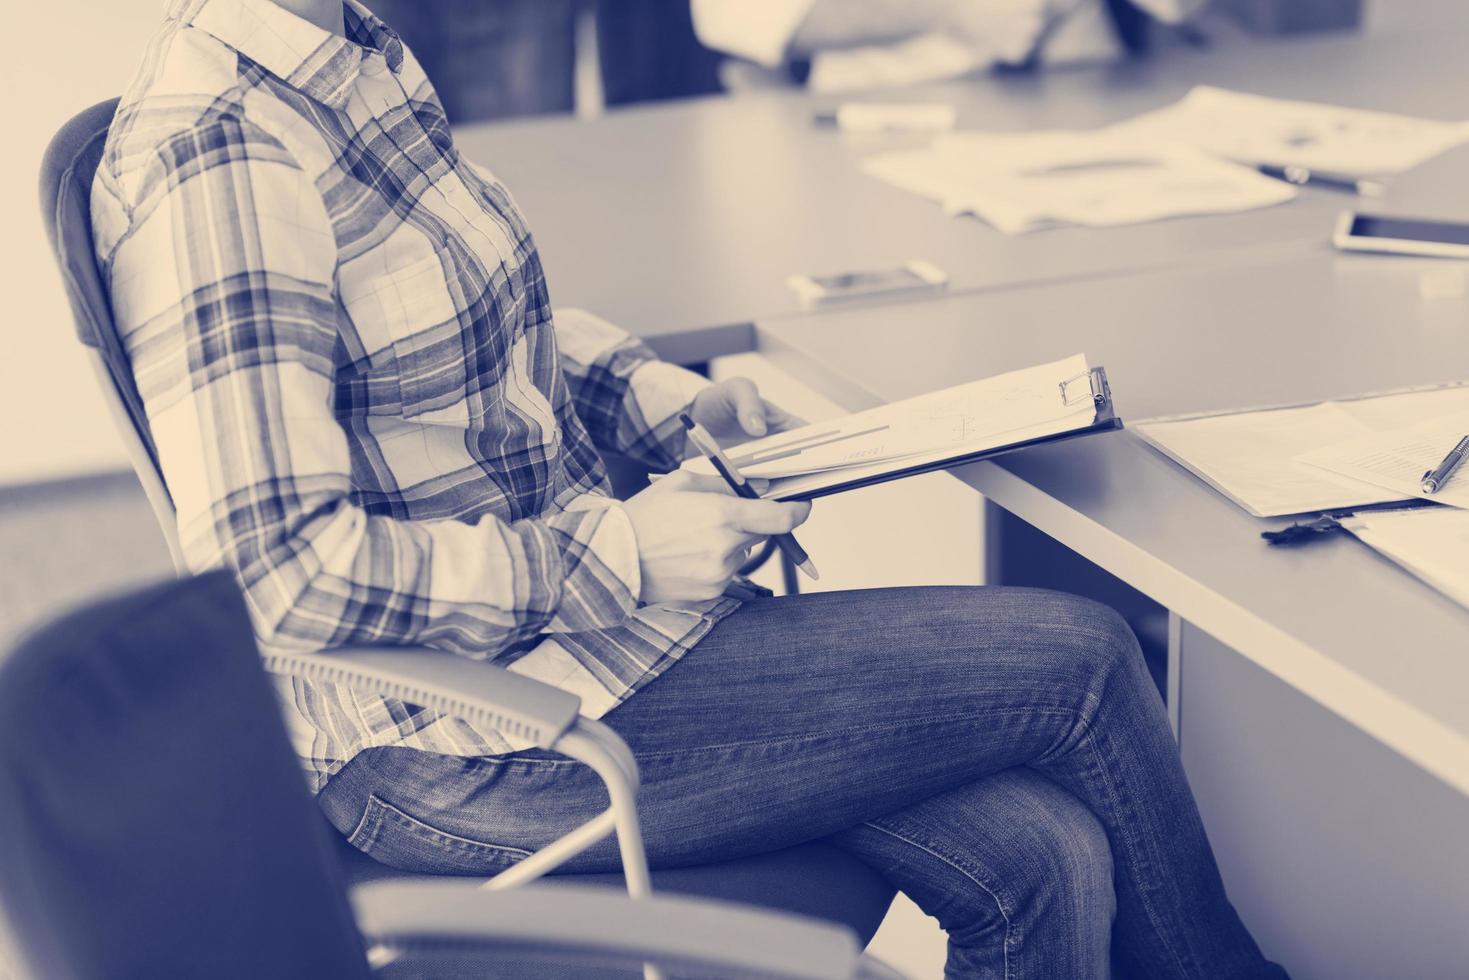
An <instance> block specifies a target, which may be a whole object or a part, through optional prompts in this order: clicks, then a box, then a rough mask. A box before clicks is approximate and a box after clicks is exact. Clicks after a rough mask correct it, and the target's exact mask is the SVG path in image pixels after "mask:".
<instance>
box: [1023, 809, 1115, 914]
mask: <svg viewBox="0 0 1469 980" xmlns="http://www.w3.org/2000/svg"><path fill="white" fill-rule="evenodd" d="M1021 847H1022V849H1023V850H1024V852H1025V853H1024V854H1023V855H1017V859H1018V860H1021V861H1023V862H1024V863H1025V865H1026V866H1027V867H1026V873H1025V874H1024V875H1023V876H1017V877H1018V881H1017V882H1016V884H1017V885H1020V886H1022V887H1023V888H1024V891H1025V894H1024V895H1023V896H1017V897H1020V898H1021V899H1022V900H1023V901H1026V902H1028V903H1029V904H1030V905H1031V906H1032V913H1033V914H1034V915H1037V916H1045V917H1056V916H1063V917H1065V918H1066V919H1069V920H1072V921H1073V922H1074V923H1075V924H1076V929H1077V930H1078V931H1082V932H1095V931H1096V930H1097V929H1099V928H1102V927H1104V926H1105V928H1107V929H1110V928H1111V923H1112V916H1113V913H1114V912H1115V911H1116V895H1115V891H1114V889H1113V884H1112V847H1111V844H1110V843H1109V842H1108V839H1107V832H1106V830H1105V829H1103V827H1102V825H1101V823H1100V822H1099V821H1098V820H1097V818H1096V816H1095V815H1094V814H1093V813H1092V812H1091V811H1090V810H1089V809H1087V808H1086V806H1085V805H1083V804H1082V803H1081V801H1079V800H1077V799H1076V798H1075V797H1072V796H1070V795H1069V794H1065V793H1062V792H1059V791H1058V792H1057V793H1056V794H1054V795H1052V796H1051V797H1050V798H1049V799H1048V800H1047V805H1046V807H1045V808H1044V809H1039V808H1038V809H1036V810H1035V811H1033V812H1032V813H1031V815H1030V817H1029V819H1028V820H1027V821H1026V824H1025V830H1024V840H1023V842H1022V843H1021Z"/></svg>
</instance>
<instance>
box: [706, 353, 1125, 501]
mask: <svg viewBox="0 0 1469 980" xmlns="http://www.w3.org/2000/svg"><path fill="white" fill-rule="evenodd" d="M1117 424H1118V423H1116V422H1115V420H1113V419H1112V416H1111V403H1110V400H1109V398H1108V393H1107V390H1106V384H1105V376H1104V375H1101V373H1100V369H1098V371H1097V372H1093V370H1092V369H1091V368H1090V367H1089V366H1088V365H1087V361H1086V358H1085V357H1084V356H1083V355H1080V354H1078V355H1076V356H1074V357H1069V358H1067V359H1065V360H1062V361H1056V362H1054V363H1052V364H1042V365H1040V366H1038V367H1032V368H1026V369H1023V370H1020V371H1012V372H1010V373H1008V374H1002V375H998V376H996V377H993V378H986V379H984V380H981V381H973V382H970V383H968V384H962V385H957V386H955V387H953V388H945V389H943V390H942V391H935V392H930V393H928V394H925V395H918V396H916V397H914V398H908V399H905V400H903V401H898V402H893V403H891V404H888V405H882V406H879V407H877V408H872V409H868V410H867V411H865V412H857V413H855V414H852V415H848V416H846V417H845V418H841V419H836V420H833V421H829V422H818V423H816V424H814V425H808V426H805V427H803V428H800V429H794V430H791V431H789V432H780V433H777V434H775V435H771V436H767V437H765V438H764V439H758V440H755V441H753V442H748V443H745V444H744V445H742V446H739V447H737V448H736V449H733V450H731V451H730V454H729V455H730V461H731V462H732V463H734V465H735V467H736V468H738V469H739V470H740V472H741V473H743V474H744V475H745V476H747V477H750V478H759V479H764V480H769V481H770V485H769V487H768V488H767V489H766V491H765V492H764V494H763V495H764V496H765V497H768V498H772V499H782V500H789V499H794V498H804V497H812V496H821V495H823V494H826V493H832V492H836V491H837V490H841V489H848V488H853V487H855V486H865V485H868V484H870V483H875V482H881V481H883V480H885V479H895V478H897V477H898V476H903V475H909V474H910V473H912V472H915V471H917V470H919V469H921V468H923V467H926V466H930V464H935V463H937V464H943V463H947V462H956V461H959V460H962V459H965V458H970V457H974V456H976V455H978V454H983V453H987V452H990V451H993V450H1001V449H1009V448H1018V447H1019V446H1020V445H1022V444H1027V443H1031V442H1033V441H1035V440H1039V439H1046V438H1051V437H1056V436H1060V435H1062V434H1068V433H1080V432H1081V431H1083V430H1089V429H1092V428H1093V427H1096V426H1099V425H1103V426H1111V427H1116V425H1117ZM684 468H685V469H689V470H693V471H695V472H702V473H713V472H714V469H713V467H712V466H711V465H710V464H709V462H708V461H707V460H705V459H703V458H695V459H691V460H689V461H688V462H686V463H685V464H684Z"/></svg>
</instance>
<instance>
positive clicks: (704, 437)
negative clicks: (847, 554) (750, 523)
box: [678, 414, 821, 579]
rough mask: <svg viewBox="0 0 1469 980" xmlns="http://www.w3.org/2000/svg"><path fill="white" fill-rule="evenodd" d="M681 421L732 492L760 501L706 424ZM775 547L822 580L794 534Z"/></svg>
mask: <svg viewBox="0 0 1469 980" xmlns="http://www.w3.org/2000/svg"><path fill="white" fill-rule="evenodd" d="M678 420H679V421H680V422H682V423H683V427H684V428H685V429H687V430H688V432H689V439H690V441H692V442H693V444H694V446H695V448H697V449H698V450H699V452H700V453H701V454H702V455H703V457H704V458H705V459H707V460H708V461H709V463H710V465H711V466H713V467H714V470H715V472H717V473H718V474H719V475H720V477H722V478H723V479H724V482H725V483H727V484H729V488H730V489H731V490H733V491H734V492H735V493H736V494H737V495H738V496H741V497H744V498H745V499H747V500H759V499H760V495H759V494H758V493H756V492H755V488H754V487H752V486H750V481H749V480H746V479H745V477H744V475H743V474H742V473H740V471H739V470H738V469H736V468H735V465H734V464H733V463H731V462H730V461H729V457H728V456H726V455H724V450H722V449H720V448H719V443H718V442H716V441H715V439H714V437H713V436H711V435H710V434H709V433H708V431H707V430H706V429H705V428H704V427H703V426H702V425H700V424H699V423H697V422H695V421H694V420H693V419H691V418H689V417H688V415H686V414H680V415H679V417H678ZM775 544H776V547H778V548H780V550H781V551H782V552H784V554H785V556H786V557H787V558H789V559H790V560H791V564H793V565H795V566H796V567H797V568H799V569H800V570H801V571H803V572H805V573H806V574H807V575H809V576H810V577H811V578H812V579H819V578H820V577H821V576H820V575H819V574H818V573H817V571H816V566H815V565H814V564H813V563H812V561H811V558H810V556H808V555H807V554H806V549H805V548H802V547H801V545H800V542H798V541H797V540H796V536H795V535H794V534H777V535H775Z"/></svg>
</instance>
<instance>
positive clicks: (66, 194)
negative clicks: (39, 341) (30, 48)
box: [41, 99, 185, 573]
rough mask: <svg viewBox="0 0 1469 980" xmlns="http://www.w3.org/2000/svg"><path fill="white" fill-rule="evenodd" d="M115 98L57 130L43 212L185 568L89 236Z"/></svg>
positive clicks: (97, 367) (117, 416)
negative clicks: (95, 186)
mask: <svg viewBox="0 0 1469 980" xmlns="http://www.w3.org/2000/svg"><path fill="white" fill-rule="evenodd" d="M117 103H118V100H117V99H108V100H107V101H106V102H99V103H97V104H96V105H94V106H92V107H91V108H90V109H84V110H83V111H81V112H79V113H77V114H76V115H75V116H73V117H72V118H71V119H70V120H69V121H68V122H67V123H66V125H64V126H62V127H61V129H60V130H59V131H57V133H56V135H55V136H54V137H52V139H51V143H50V145H49V146H47V147H46V154H45V156H44V157H43V158H42V161H41V213H42V216H43V217H44V219H45V222H46V234H47V236H48V237H49V238H50V239H51V250H52V252H53V253H54V254H55V256H56V262H57V265H58V266H59V267H60V269H61V279H62V282H63V283H64V284H65V286H66V298H67V300H68V301H70V303H71V312H72V319H73V321H74V322H75V325H76V332H77V338H78V339H79V340H80V341H81V342H82V343H83V344H84V345H85V346H86V348H87V353H88V358H89V360H90V361H91V362H92V368H93V370H94V372H95V373H96V375H97V378H98V381H99V384H100V387H101V390H102V395H103V398H104V399H105V400H106V402H107V405H108V409H109V411H110V412H111V414H112V418H113V422H114V423H115V424H116V426H117V429H118V432H119V434H120V435H121V436H122V441H123V444H124V446H125V448H126V449H127V453H128V459H129V460H130V461H131V463H132V465H133V471H134V472H135V473H136V474H137V476H138V482H140V483H141V484H142V485H143V492H144V493H146V494H147V496H148V502H149V503H150V504H151V505H152V507H153V514H154V516H155V517H156V518H157V519H158V525H159V528H160V529H161V530H162V531H163V536H164V537H165V538H166V539H167V540H168V548H169V553H170V554H172V556H173V561H174V566H175V567H176V568H177V569H178V570H179V571H180V572H181V573H182V572H183V571H184V567H185V566H184V561H183V552H182V550H181V549H180V547H179V541H178V528H177V524H176V522H175V516H174V508H173V498H171V497H170V496H169V495H168V488H167V487H166V486H165V485H164V483H163V475H162V471H161V470H160V469H159V466H158V451H157V447H156V446H155V445H154V443H153V435H152V433H151V432H150V431H149V429H148V418H147V416H146V415H145V414H144V413H143V399H142V398H141V397H140V396H139V394H138V388H137V385H136V384H135V383H134V381H133V372H132V367H131V365H130V363H129V361H128V356H127V351H126V349H124V347H123V344H122V338H121V337H119V336H118V333H117V326H116V324H115V323H114V321H113V319H112V303H111V302H110V301H109V300H108V295H107V288H106V286H104V285H103V282H102V277H101V275H100V274H99V273H98V270H97V258H96V250H95V249H94V248H93V244H92V208H91V200H92V178H93V177H94V176H95V175H96V173H97V166H98V164H99V163H100V162H101V160H102V149H103V146H104V145H105V144H106V142H107V129H108V127H109V126H111V125H112V117H113V116H114V115H115V114H116V112H117Z"/></svg>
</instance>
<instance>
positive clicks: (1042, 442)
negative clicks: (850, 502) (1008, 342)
mask: <svg viewBox="0 0 1469 980" xmlns="http://www.w3.org/2000/svg"><path fill="white" fill-rule="evenodd" d="M1083 383H1084V384H1085V387H1083ZM1059 388H1060V390H1059V392H1058V393H1057V397H1059V398H1060V399H1061V403H1062V405H1065V406H1071V405H1079V404H1080V403H1081V401H1082V400H1085V399H1090V400H1091V402H1092V405H1093V406H1094V408H1095V412H1094V414H1093V416H1092V420H1091V421H1090V422H1089V423H1087V424H1086V425H1083V426H1079V427H1077V428H1075V429H1068V430H1066V431H1064V432H1058V433H1056V434H1054V435H1048V436H1042V437H1040V438H1037V439H1026V440H1022V441H1020V442H1013V443H1006V444H1004V445H1000V446H992V447H989V448H986V449H981V450H978V451H976V452H972V453H963V454H961V455H958V456H952V457H946V458H944V459H938V460H929V461H925V462H922V463H915V464H913V465H911V466H903V465H902V464H901V463H899V464H898V466H897V467H896V468H894V469H892V470H886V471H884V472H882V473H877V474H869V475H867V476H863V477H857V478H854V479H851V480H845V481H840V482H837V483H834V484H832V485H830V486H824V487H818V488H812V489H810V490H802V491H797V492H794V493H790V494H776V495H773V496H771V497H768V498H767V499H770V500H779V501H792V500H815V499H817V498H818V497H829V496H832V495H833V494H838V493H845V492H846V491H848V490H860V489H861V488H863V487H870V486H876V485H877V484H880V483H890V482H892V481H893V480H902V479H905V478H907V477H910V476H918V475H920V474H922V473H932V472H935V471H937V470H947V469H953V468H954V467H957V466H963V465H965V464H968V463H978V462H981V461H983V460H988V459H995V458H997V457H1000V456H1006V455H1009V454H1010V453H1015V452H1020V451H1022V450H1025V449H1030V448H1033V447H1035V446H1046V445H1050V444H1052V443H1058V442H1067V441H1070V440H1072V439H1079V438H1082V437H1084V436H1092V435H1097V434H1099V433H1103V432H1115V431H1117V430H1119V429H1121V428H1123V422H1122V419H1121V418H1119V417H1118V416H1117V413H1116V409H1115V407H1114V406H1113V404H1112V388H1111V385H1110V384H1109V383H1108V381H1107V371H1106V369H1105V368H1102V367H1093V368H1091V369H1090V370H1089V371H1088V372H1087V373H1085V374H1078V375H1076V376H1074V377H1071V378H1067V379H1066V380H1064V381H1062V382H1060V384H1059Z"/></svg>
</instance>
